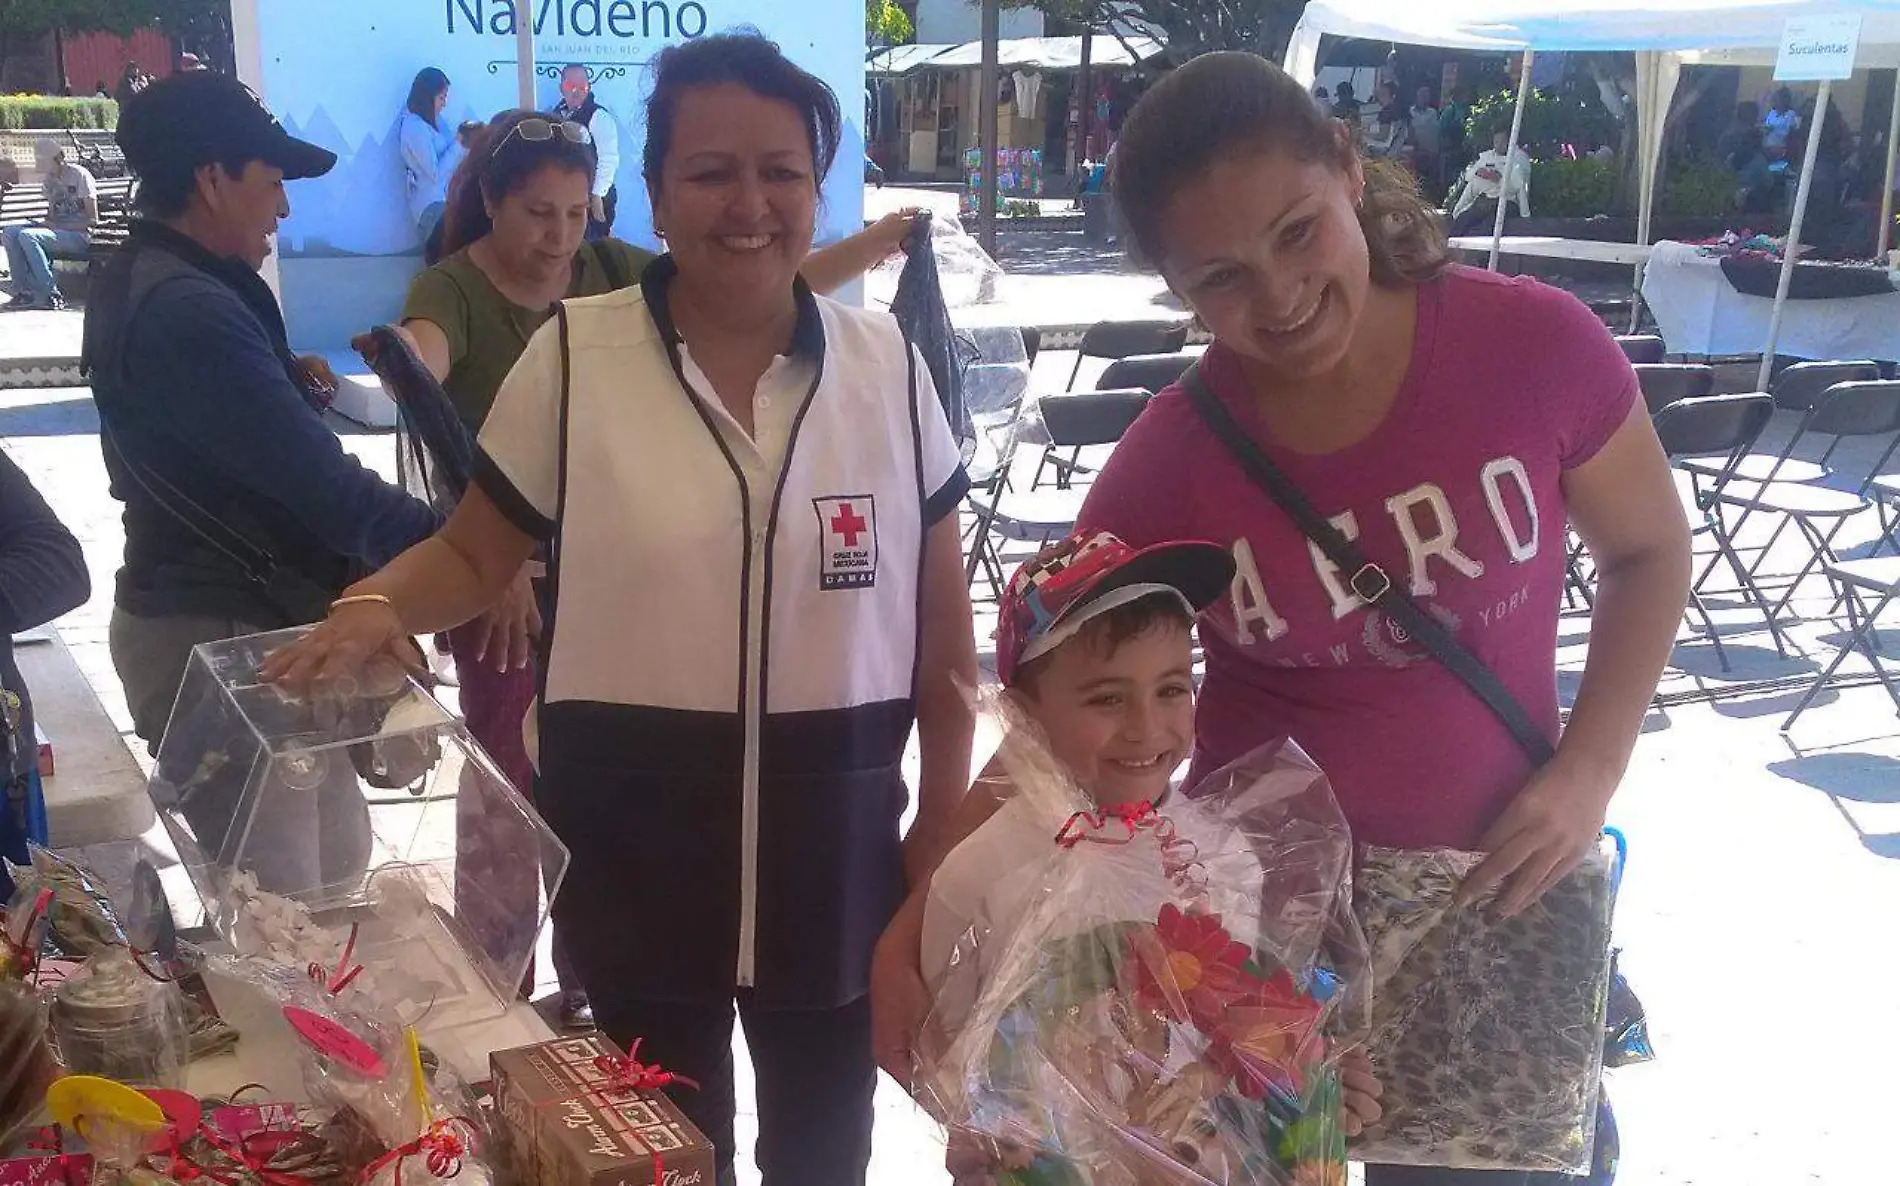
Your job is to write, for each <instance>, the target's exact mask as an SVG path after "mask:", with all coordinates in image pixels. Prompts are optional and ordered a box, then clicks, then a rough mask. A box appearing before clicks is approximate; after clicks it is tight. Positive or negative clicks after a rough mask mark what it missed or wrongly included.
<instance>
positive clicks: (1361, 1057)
mask: <svg viewBox="0 0 1900 1186" xmlns="http://www.w3.org/2000/svg"><path fill="white" fill-rule="evenodd" d="M1233 577H1234V560H1233V556H1232V555H1231V554H1230V553H1229V552H1228V550H1227V549H1225V548H1223V547H1221V546H1219V545H1218V544H1212V543H1203V542H1198V541H1185V540H1184V541H1171V542H1164V543H1159V544H1155V545H1153V546H1151V547H1147V548H1142V549H1139V550H1137V549H1135V548H1131V547H1129V546H1128V545H1127V544H1125V543H1123V542H1122V541H1121V540H1119V539H1117V538H1115V537H1114V536H1112V535H1109V534H1107V533H1101V534H1097V535H1093V536H1087V537H1078V536H1071V537H1070V538H1069V539H1067V540H1064V541H1063V542H1062V543H1060V544H1057V545H1056V546H1055V547H1053V548H1050V549H1048V550H1046V551H1044V552H1043V553H1042V554H1041V555H1039V556H1037V557H1036V558H1035V559H1033V560H1030V561H1028V562H1027V563H1025V564H1024V565H1023V566H1022V567H1021V568H1019V569H1018V570H1017V571H1016V574H1015V575H1014V576H1013V577H1012V578H1010V582H1009V587H1008V588H1007V589H1006V590H1005V591H1004V593H1003V599H1002V604H1001V606H1000V607H999V612H1000V618H1001V620H1000V622H999V624H998V627H997V640H996V667H997V674H998V675H999V676H1000V677H1001V679H1002V682H1003V687H1004V689H1005V690H1006V692H1007V694H1008V695H1009V697H1010V698H1011V700H1012V701H1014V703H1015V705H1016V706H1017V707H1018V708H1019V709H1020V710H1021V711H1022V712H1023V714H1024V715H1025V716H1026V717H1027V718H1028V719H1029V720H1030V721H1032V722H1033V723H1034V724H1035V725H1036V727H1037V728H1038V729H1039V730H1040V731H1041V732H1042V734H1043V738H1044V740H1045V741H1046V742H1047V744H1048V746H1049V750H1050V752H1051V753H1052V754H1053V755H1054V756H1055V757H1056V758H1057V759H1058V760H1060V761H1061V762H1062V763H1063V765H1064V766H1066V767H1067V768H1068V770H1069V772H1070V773H1071V774H1072V775H1073V776H1074V777H1075V780H1076V784H1077V786H1078V787H1079V788H1080V789H1081V790H1082V792H1083V793H1084V794H1086V795H1088V796H1089V798H1090V799H1092V800H1093V801H1094V803H1095V805H1096V807H1097V808H1103V809H1106V808H1114V807H1122V806H1133V805H1135V804H1139V803H1155V804H1159V803H1161V802H1163V800H1164V799H1165V797H1166V796H1167V795H1168V793H1169V782H1170V779H1171V778H1172V776H1173V774H1174V771H1175V770H1176V769H1177V768H1178V767H1179V766H1180V765H1181V763H1182V762H1184V761H1186V760H1187V757H1188V754H1189V752H1190V751H1191V749H1192V748H1193V742H1194V671H1193V666H1194V656H1193V648H1194V638H1193V627H1194V620H1195V618H1196V617H1198V616H1199V615H1200V613H1201V611H1203V610H1205V609H1206V608H1207V607H1208V606H1210V605H1212V604H1213V603H1214V602H1215V601H1216V600H1217V599H1219V598H1220V597H1221V596H1222V595H1223V594H1225V593H1226V592H1227V590H1228V588H1229V586H1230V585H1231V583H1232V581H1233ZM965 809H966V810H968V811H972V812H976V813H987V814H988V819H987V820H985V821H984V822H983V823H982V824H981V825H980V826H978V827H977V828H976V829H975V830H974V831H973V832H971V833H970V834H969V836H968V837H967V838H966V839H965V840H964V841H963V842H962V843H961V844H959V845H958V846H957V847H956V848H955V849H953V850H951V852H950V853H949V855H948V856H946V857H945V858H944V859H943V863H942V864H940V865H939V866H938V867H937V869H936V872H935V873H933V874H932V875H931V877H930V880H929V882H928V884H927V885H925V886H923V887H921V888H919V889H917V890H916V891H915V892H914V893H913V895H912V897H911V899H910V901H909V902H907V903H906V904H905V906H904V913H905V914H914V913H916V912H921V916H922V918H921V923H920V924H919V925H920V929H921V943H920V946H921V955H922V960H921V964H920V966H921V968H922V971H923V974H924V977H925V981H926V986H927V988H928V990H929V991H930V992H931V994H932V995H933V997H934V998H935V1000H934V1010H933V1014H932V1022H933V1024H935V1025H938V1026H941V1027H945V1028H950V1027H954V1026H956V1025H957V1024H958V1023H959V1022H960V1020H961V1018H962V1017H963V1015H964V1014H965V1012H966V1011H967V1009H968V1008H969V1006H970V1004H971V1002H970V1001H967V1000H960V999H959V1000H952V999H947V998H946V997H945V996H944V995H942V994H943V990H944V988H945V981H946V977H945V973H946V972H947V971H948V969H949V965H950V961H951V958H952V956H953V954H955V953H956V948H957V944H958V943H959V941H961V940H962V939H963V938H964V936H965V935H967V934H970V933H972V932H974V933H976V934H977V935H979V936H988V937H990V943H988V944H984V945H980V949H979V951H978V953H977V955H976V958H977V959H978V960H979V961H981V960H982V959H984V958H985V953H986V952H988V951H990V950H994V949H995V946H996V945H995V939H996V938H999V937H1001V936H1004V935H1006V934H1007V933H1008V932H1009V930H1010V929H1012V928H1013V927H1014V926H1015V925H1016V924H1017V923H1018V922H1019V921H1020V920H1021V918H1022V917H1023V915H1024V914H1026V913H1027V911H1028V909H1029V907H1030V905H1031V903H1032V902H1033V900H1034V897H1035V893H1036V889H1037V887H1038V885H1039V884H1040V883H1041V879H1042V876H1043V870H1044V862H1045V860H1046V858H1047V857H1048V855H1049V852H1050V848H1051V845H1052V838H1051V833H1050V829H1049V827H1048V824H1047V821H1046V819H1044V818H1043V816H1042V815H1041V814H1040V813H1039V812H1038V811H1037V810H1036V809H1035V807H1034V806H1033V805H1032V804H1031V803H1029V802H1028V801H1027V800H1026V799H1024V798H1022V797H1020V796H1016V795H1014V794H1013V791H1012V788H1010V787H1009V786H1007V784H1006V781H1005V780H1000V779H995V778H992V777H990V776H988V775H986V776H985V778H984V779H983V780H981V781H980V782H979V784H978V787H977V789H976V790H975V791H973V792H972V794H971V795H970V796H969V797H968V799H967V800H966V808H965ZM892 933H895V934H903V933H904V931H903V929H902V928H901V927H898V926H894V927H893V932H892ZM913 933H915V932H913ZM887 938H888V935H887ZM880 946H882V945H880ZM887 955H888V953H886V952H882V951H881V952H880V954H879V958H881V959H882V958H885V957H886V956H887ZM979 971H980V972H981V967H980V965H979ZM968 989H969V985H968V983H967V981H966V982H964V985H963V991H968ZM947 1036H948V1035H946V1034H939V1035H937V1040H943V1039H944V1038H946V1037H947ZM887 1066H888V1063H887ZM1342 1070H1343V1073H1344V1074H1343V1087H1344V1096H1345V1107H1346V1116H1345V1117H1344V1123H1345V1127H1346V1130H1347V1132H1348V1133H1349V1134H1356V1133H1357V1132H1359V1131H1360V1129H1361V1127H1362V1126H1363V1125H1365V1124H1369V1123H1372V1122H1373V1121H1375V1120H1377V1119H1378V1118H1379V1115H1380V1110H1379V1105H1378V1102H1377V1101H1378V1096H1379V1093H1380V1089H1379V1087H1378V1084H1377V1082H1376V1081H1375V1080H1374V1079H1373V1078H1372V1074H1371V1066H1370V1063H1369V1062H1367V1060H1366V1057H1365V1054H1364V1052H1363V1051H1350V1052H1347V1053H1346V1054H1344V1055H1343V1056H1342ZM1014 1154H1015V1151H1013V1150H1009V1149H998V1148H996V1147H994V1146H993V1145H991V1144H990V1143H989V1142H987V1141H983V1140H979V1139H974V1138H973V1137H972V1136H971V1134H968V1133H960V1132H959V1133H953V1134H952V1136H951V1141H950V1149H949V1159H948V1168H949V1170H950V1171H951V1173H952V1174H953V1175H954V1176H955V1177H956V1180H957V1182H959V1183H962V1182H964V1181H966V1180H967V1181H988V1180H990V1174H991V1171H992V1170H993V1169H994V1168H995V1166H996V1163H997V1159H998V1158H999V1157H1000V1158H1001V1159H1002V1160H1003V1161H1004V1162H1005V1163H1012V1164H1017V1165H1022V1164H1027V1160H1028V1159H1027V1158H1026V1157H1025V1158H1023V1159H1022V1160H1021V1161H1014Z"/></svg>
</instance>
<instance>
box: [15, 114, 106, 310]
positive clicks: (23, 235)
mask: <svg viewBox="0 0 1900 1186" xmlns="http://www.w3.org/2000/svg"><path fill="white" fill-rule="evenodd" d="M33 156H34V158H35V159H36V160H37V161H38V162H39V168H40V192H41V193H42V194H43V195H45V198H46V221H45V222H42V223H29V224H28V225H26V226H10V227H8V228H7V229H6V231H5V233H4V239H5V242H6V251H7V273H8V275H10V276H11V277H12V278H13V300H12V301H10V302H9V303H8V304H7V305H6V308H7V309H9V310H15V309H64V308H65V307H66V301H65V299H64V298H63V297H61V296H60V292H59V281H58V280H56V279H54V277H53V257H54V256H56V255H64V256H79V257H82V258H83V257H84V256H85V254H86V248H87V247H88V246H89V245H90V244H91V242H92V236H91V231H92V224H93V223H95V222H98V221H99V187H98V184H97V183H96V182H94V181H93V179H92V174H91V173H88V172H87V171H86V170H85V169H84V168H82V167H81V166H79V165H74V164H70V163H68V162H67V160H66V149H65V148H64V147H62V146H61V145H60V143H59V141H57V140H55V139H53V138H52V137H51V136H42V137H40V138H39V139H38V140H37V141H35V142H34V144H33Z"/></svg>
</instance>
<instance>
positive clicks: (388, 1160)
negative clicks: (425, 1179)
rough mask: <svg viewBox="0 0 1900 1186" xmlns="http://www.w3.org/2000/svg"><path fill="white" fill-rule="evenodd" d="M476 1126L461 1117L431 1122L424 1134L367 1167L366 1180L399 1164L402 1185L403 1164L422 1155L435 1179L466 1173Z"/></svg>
mask: <svg viewBox="0 0 1900 1186" xmlns="http://www.w3.org/2000/svg"><path fill="white" fill-rule="evenodd" d="M474 1133H475V1126H474V1125H473V1124H471V1123H469V1122H468V1121H467V1120H465V1119H463V1118H462V1117H460V1116H451V1117H449V1118H448V1119H447V1120H438V1121H436V1122H435V1123H434V1124H431V1125H430V1126H429V1127H428V1129H427V1130H425V1131H424V1132H423V1134H422V1135H421V1136H419V1137H417V1138H416V1139H415V1140H413V1141H410V1142H409V1143H408V1144H407V1145H403V1146H401V1147H399V1148H396V1149H391V1150H390V1151H389V1152H387V1153H385V1154H383V1155H382V1156H381V1157H378V1158H377V1159H376V1160H375V1161H372V1162H370V1163H369V1165H368V1166H367V1167H365V1169H364V1170H363V1181H364V1182H366V1183H367V1182H370V1181H373V1180H374V1179H375V1177H376V1175H377V1174H379V1173H381V1172H382V1169H383V1167H384V1166H386V1165H390V1164H392V1163H393V1164H394V1165H395V1167H396V1174H395V1179H396V1181H395V1186H402V1163H403V1162H404V1161H405V1160H406V1159H408V1158H411V1157H414V1156H416V1155H417V1154H421V1155H422V1158H423V1165H425V1166H427V1167H428V1170H429V1174H430V1176H432V1177H435V1178H442V1179H446V1178H453V1177H454V1176H455V1175H457V1174H459V1173H461V1172H462V1158H463V1157H464V1156H466V1155H467V1154H468V1152H469V1151H470V1149H471V1148H472V1147H473V1146H474V1142H475V1136H474Z"/></svg>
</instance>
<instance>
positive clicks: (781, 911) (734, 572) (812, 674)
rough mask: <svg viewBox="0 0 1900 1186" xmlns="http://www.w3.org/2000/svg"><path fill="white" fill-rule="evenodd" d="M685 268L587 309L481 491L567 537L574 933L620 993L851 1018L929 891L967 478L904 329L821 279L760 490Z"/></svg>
mask: <svg viewBox="0 0 1900 1186" xmlns="http://www.w3.org/2000/svg"><path fill="white" fill-rule="evenodd" d="M673 274H674V272H673V261H672V260H671V259H670V258H662V259H661V260H659V261H657V262H656V263H655V264H654V265H653V266H652V267H650V268H649V269H648V271H647V273H646V276H645V278H644V280H643V282H642V284H641V285H640V286H639V287H636V288H631V289H624V290H621V291H619V292H615V293H610V294H608V295H605V296H599V297H589V298H585V299H580V300H572V301H568V302H566V303H565V304H564V305H563V306H562V307H561V311H560V315H559V316H558V317H556V318H555V319H553V320H551V321H549V323H548V324H547V325H546V326H544V327H543V328H542V329H541V330H540V331H539V332H538V333H536V334H535V336H534V338H533V339H532V340H531V341H530V343H529V344H528V347H527V350H526V351H525V352H524V353H523V355H522V357H521V360H520V362H519V363H517V365H516V366H515V369H514V370H513V372H511V373H510V375H509V376H508V379H507V380H506V382H505V383H504V384H503V385H502V387H501V389H500V392H499V393H498V394H497V396H496V399H495V404H494V408H493V410H492V411H491V412H490V414H489V418H488V420H487V422H486V424H485V425H484V426H483V429H482V433H481V452H480V455H479V456H478V459H477V474H476V478H477V481H478V482H479V483H480V484H481V486H482V489H483V490H484V491H485V492H486V493H487V494H488V495H489V497H490V498H491V499H493V500H494V501H495V503H496V504H497V505H498V506H499V507H500V508H501V509H502V510H503V512H504V513H506V514H507V515H508V516H509V517H510V518H511V519H512V520H513V521H514V522H515V523H516V524H517V525H519V526H520V527H522V528H523V529H524V530H527V531H529V532H531V533H532V534H534V535H536V536H537V537H539V538H544V539H549V540H552V541H553V544H554V548H553V571H552V577H553V581H554V586H555V595H554V614H553V620H552V622H551V623H550V624H549V626H548V631H547V638H546V639H545V640H544V654H543V665H542V694H541V705H540V709H539V738H540V741H539V745H540V768H541V773H542V785H541V788H540V807H541V810H542V812H543V814H544V815H545V816H546V818H547V820H548V822H549V823H550V824H551V825H552V826H553V828H554V830H555V832H556V833H557V834H558V835H559V836H560V837H561V839H562V840H563V841H564V842H566V843H567V845H568V846H569V848H570V849H571V850H572V851H573V863H572V865H571V866H570V868H569V871H568V877H567V882H566V885H565V888H564V889H563V890H562V891H561V894H560V896H559V898H558V900H557V901H556V902H555V917H556V919H557V920H558V922H559V924H560V926H561V928H562V940H563V943H564V944H565V945H566V946H567V947H568V948H569V950H570V951H571V953H572V956H573V958H574V961H575V963H576V964H577V965H578V970H579V972H580V974H581V977H582V979H583V981H584V982H585V983H586V984H587V986H588V987H589V989H590V990H591V991H593V992H595V993H597V994H600V995H602V996H606V995H609V994H611V995H613V996H616V997H622V998H634V999H646V1000H660V1001H687V1002H696V1001H706V1000H715V999H730V998H731V995H732V993H733V991H734V989H735V988H738V987H748V986H749V987H751V988H752V989H753V990H754V992H755V999H756V1000H757V1002H758V1003H759V1004H760V1005H762V1006H765V1007H786V1008H813V1007H828V1006H833V1005H839V1004H843V1003H846V1002H848V1001H851V1000H854V999H856V998H857V997H859V996H861V995H862V994H863V993H864V992H865V991H866V989H867V986H868V981H869V963H870V954H871V949H872V946H873V945H874V944H875V942H876V940H877V937H878V935H879V933H880V932H881V931H882V929H883V927H884V925H885V923H886V922H887V921H888V920H889V919H890V917H891V915H892V913H893V912H894V910H895V909H896V907H897V905H898V903H899V902H900V901H901V898H902V894H903V892H904V875H903V865H902V857H901V850H900V847H899V835H898V820H899V816H900V815H901V813H902V812H903V810H904V808H905V805H906V803H907V800H908V792H907V790H906V787H905V785H904V782H903V778H902V776H901V773H900V762H901V760H902V756H903V752H904V747H905V744H906V742H907V740H908V738H909V736H910V733H911V727H912V724H913V721H914V718H915V707H916V699H915V686H916V681H917V664H918V654H919V646H918V639H919V620H918V619H919V614H920V609H921V568H922V560H923V549H924V540H925V535H926V533H927V531H928V529H929V527H930V525H931V524H933V523H935V522H937V521H938V520H940V519H941V518H942V517H943V516H945V515H947V514H951V513H954V512H955V510H956V507H957V505H958V503H959V502H960V500H961V499H962V497H963V494H964V491H965V490H966V489H967V486H968V479H967V478H966V477H965V476H964V473H963V470H962V467H961V463H960V456H959V453H958V450H957V446H956V443H955V441H954V440H953V439H952V437H951V435H950V430H949V427H948V425H947V424H946V422H945V420H944V417H943V412H942V410H941V408H940V407H939V404H938V400H937V396H936V393H935V391H934V389H933V387H932V385H931V382H930V379H929V376H928V373H927V372H926V371H925V370H924V368H923V367H922V366H921V364H917V363H916V362H915V355H914V354H913V353H912V352H911V351H909V350H908V348H907V347H906V345H905V343H904V341H903V338H902V335H901V334H900V333H899V331H898V328H897V324H896V322H895V321H893V320H892V319H891V318H890V317H889V316H888V315H886V314H883V313H873V312H867V311H864V310H859V309H854V308H850V307H847V306H844V305H841V304H838V303H837V302H834V301H830V300H826V299H824V298H820V297H815V296H813V295H812V294H811V292H810V291H809V290H808V289H806V288H805V287H804V285H803V283H802V282H801V283H800V284H799V289H798V300H799V319H798V330H797V332H796V334H795V340H794V343H793V352H794V354H795V355H797V356H800V359H801V361H802V360H804V359H809V360H810V362H811V363H812V364H813V366H812V367H811V373H812V374H813V375H814V378H813V379H812V380H811V383H810V386H809V390H805V391H802V392H801V393H800V394H801V395H802V397H803V400H802V404H801V405H800V406H799V407H798V408H797V409H796V412H795V413H794V414H793V415H792V417H791V419H790V429H789V439H788V441H787V443H786V445H785V449H784V461H783V465H782V467H781V468H780V470H779V472H778V473H777V475H776V479H775V481H773V482H771V483H767V484H765V486H766V488H763V489H760V488H759V487H760V485H761V484H760V483H758V482H757V481H756V478H755V481H754V482H753V483H752V484H751V485H752V487H753V489H752V490H751V491H750V492H749V490H748V483H747V482H746V481H745V479H744V471H743V470H742V469H741V462H740V460H739V459H738V458H737V457H736V456H735V453H734V447H733V442H732V441H731V440H729V439H728V438H727V437H726V436H724V435H722V433H721V431H720V429H719V427H718V424H717V422H716V419H715V417H716V415H720V414H723V411H722V410H717V411H716V401H717V396H716V395H715V394H714V393H713V392H711V391H710V390H707V391H697V392H696V391H694V390H692V389H691V385H690V383H689V381H688V379H687V377H686V373H687V372H686V369H685V368H684V366H683V365H682V361H681V356H680V351H679V347H678V345H677V342H678V336H677V334H676V333H675V331H674V330H673V328H672V320H671V318H670V316H669V315H668V313H667V305H666V292H667V286H668V284H669V282H670V281H671V278H672V276H673Z"/></svg>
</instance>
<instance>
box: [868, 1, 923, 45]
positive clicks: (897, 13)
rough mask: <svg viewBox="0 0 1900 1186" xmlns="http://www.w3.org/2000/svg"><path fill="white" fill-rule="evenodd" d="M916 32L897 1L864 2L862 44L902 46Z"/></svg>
mask: <svg viewBox="0 0 1900 1186" xmlns="http://www.w3.org/2000/svg"><path fill="white" fill-rule="evenodd" d="M915 32H916V30H915V29H913V28H912V26H911V23H910V17H909V16H907V15H905V13H904V10H903V9H902V8H899V7H898V6H897V0H864V43H865V44H866V45H902V44H904V43H905V42H907V41H909V40H910V39H911V36H912V35H913V34H914V33H915Z"/></svg>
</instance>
